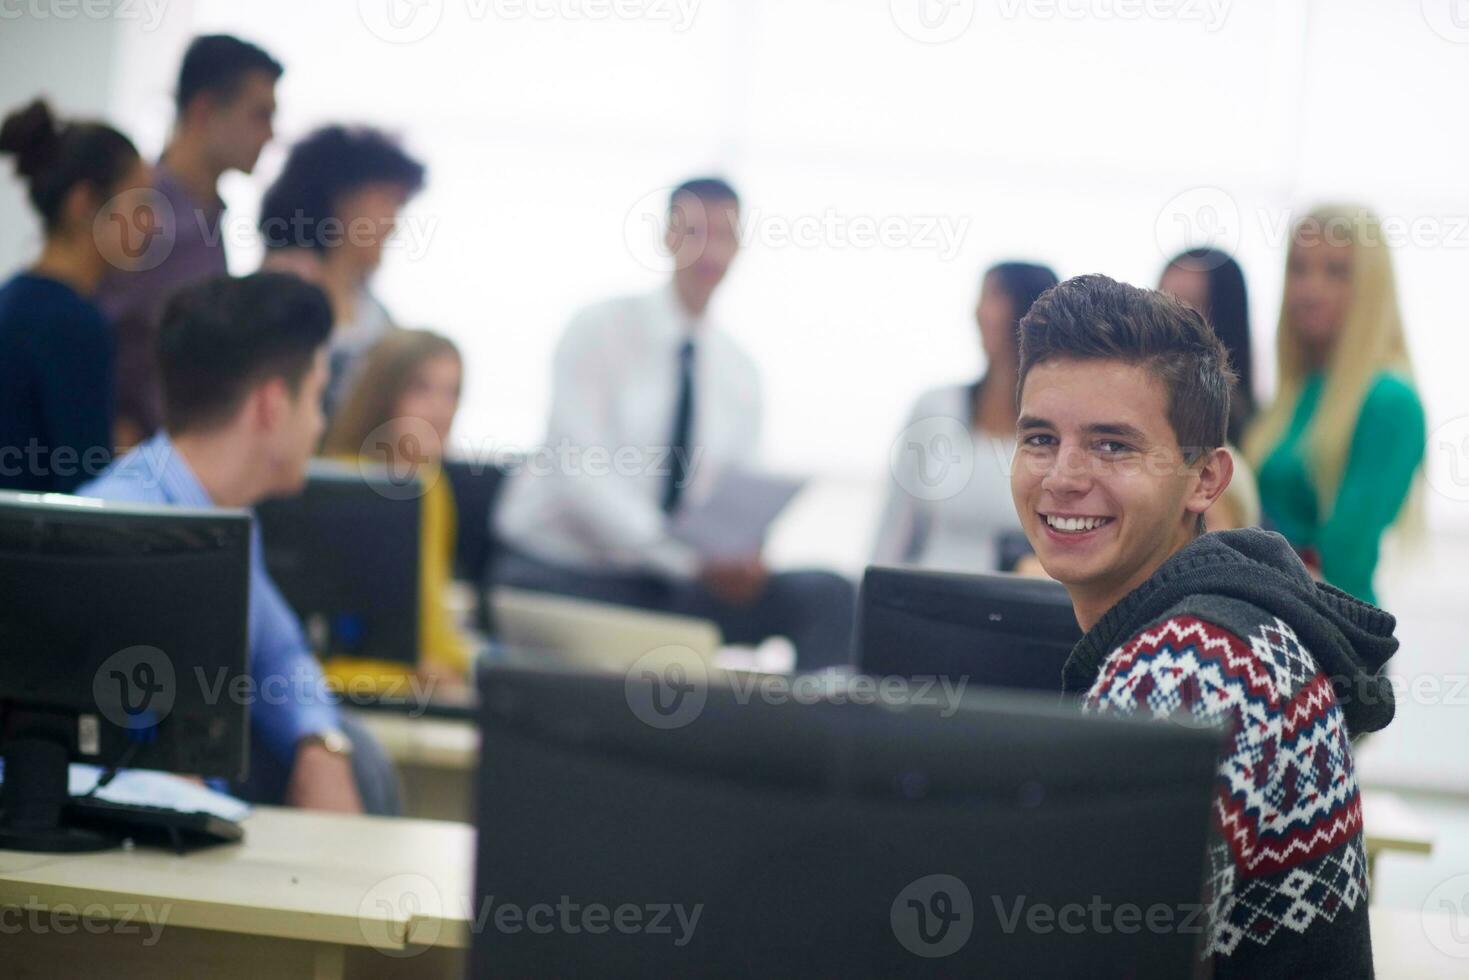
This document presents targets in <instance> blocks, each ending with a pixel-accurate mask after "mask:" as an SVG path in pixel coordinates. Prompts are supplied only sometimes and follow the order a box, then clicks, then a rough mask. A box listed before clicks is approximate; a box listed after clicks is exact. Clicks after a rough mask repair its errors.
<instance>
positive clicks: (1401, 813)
mask: <svg viewBox="0 0 1469 980" xmlns="http://www.w3.org/2000/svg"><path fill="white" fill-rule="evenodd" d="M1362 839H1363V843H1364V844H1365V845H1366V848H1367V876H1368V880H1369V881H1370V880H1371V877H1372V874H1373V872H1374V871H1375V870H1376V868H1377V858H1378V856H1379V855H1381V854H1383V853H1385V852H1387V851H1396V852H1399V853H1403V854H1432V853H1433V830H1432V829H1431V828H1430V827H1429V826H1428V825H1427V824H1426V823H1424V822H1423V821H1422V820H1421V819H1420V818H1419V817H1418V816H1417V815H1416V814H1414V812H1413V810H1412V808H1411V807H1409V806H1408V804H1406V803H1404V802H1403V800H1402V799H1401V798H1400V797H1398V796H1397V795H1396V794H1393V793H1389V792H1386V791H1382V790H1363V791H1362Z"/></svg>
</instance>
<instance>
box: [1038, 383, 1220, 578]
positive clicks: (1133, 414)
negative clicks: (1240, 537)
mask: <svg viewBox="0 0 1469 980" xmlns="http://www.w3.org/2000/svg"><path fill="white" fill-rule="evenodd" d="M1017 436H1018V445H1017V448H1016V451H1015V465H1014V468H1013V469H1012V471H1011V478H1010V489H1011V493H1012V495H1013V496H1014V498H1015V510H1016V512H1017V513H1018V514H1019V515H1020V522H1021V526H1022V527H1023V528H1024V529H1025V535H1026V537H1027V538H1029V539H1030V544H1031V547H1033V548H1034V549H1035V553H1036V557H1037V558H1038V559H1039V560H1040V563H1041V565H1042V567H1044V568H1045V570H1046V573H1047V574H1049V575H1050V576H1051V577H1052V578H1054V579H1056V580H1058V581H1060V582H1061V583H1062V584H1064V585H1066V586H1067V588H1068V589H1070V590H1071V591H1072V594H1073V598H1075V597H1077V596H1078V594H1084V595H1087V596H1094V597H1103V598H1109V599H1110V600H1111V601H1112V602H1115V601H1116V600H1117V599H1120V598H1122V596H1124V595H1126V594H1127V593H1128V592H1130V591H1131V590H1132V589H1133V588H1135V587H1136V586H1138V585H1140V584H1142V582H1143V581H1144V580H1146V579H1147V577H1148V576H1149V575H1151V574H1152V573H1153V570H1154V569H1156V568H1157V567H1158V565H1160V564H1162V562H1163V561H1164V560H1165V559H1166V558H1167V557H1168V556H1169V555H1171V554H1173V552H1175V551H1177V550H1178V549H1179V548H1181V547H1183V545H1185V544H1187V543H1188V541H1189V540H1191V539H1192V537H1193V528H1194V526H1195V517H1196V514H1197V513H1201V512H1202V510H1195V509H1193V508H1195V507H1198V506H1199V503H1200V499H1201V498H1200V494H1199V482H1200V481H1199V476H1198V469H1199V467H1198V466H1197V465H1195V466H1189V465H1188V464H1186V463H1185V462H1184V459H1183V453H1182V451H1181V450H1180V449H1179V446H1178V439H1177V437H1176V436H1175V435H1174V432H1173V426H1172V424H1171V423H1170V422H1169V421H1168V393H1167V389H1166V387H1165V386H1164V384H1163V382H1162V381H1160V380H1159V379H1157V378H1156V377H1154V376H1153V374H1152V373H1151V372H1150V371H1149V370H1148V369H1147V368H1146V367H1144V366H1142V365H1135V364H1128V363H1125V362H1122V361H1113V360H1071V359H1062V360H1053V361H1045V362H1042V363H1041V364H1037V365H1036V366H1035V367H1033V368H1031V370H1030V373H1029V374H1028V375H1027V376H1026V378H1025V386H1024V388H1023V389H1022V391H1021V401H1020V420H1019V423H1018V426H1017ZM1226 482H1227V479H1226ZM1210 499H1212V498H1210ZM1203 507H1205V508H1207V503H1204V504H1203ZM1107 604H1108V605H1110V602H1108V603H1107Z"/></svg>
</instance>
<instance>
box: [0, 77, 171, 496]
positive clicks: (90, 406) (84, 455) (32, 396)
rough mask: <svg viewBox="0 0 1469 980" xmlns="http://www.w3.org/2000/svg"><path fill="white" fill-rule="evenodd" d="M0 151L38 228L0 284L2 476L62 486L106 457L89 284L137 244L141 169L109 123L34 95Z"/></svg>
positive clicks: (102, 340) (1, 133)
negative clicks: (56, 108)
mask: <svg viewBox="0 0 1469 980" xmlns="http://www.w3.org/2000/svg"><path fill="white" fill-rule="evenodd" d="M0 154H3V155H6V156H10V157H13V158H14V160H15V170H16V173H17V174H18V175H19V177H20V178H21V179H22V180H23V181H24V182H25V184H26V189H27V192H28V197H29V198H30V202H31V205H32V207H34V208H35V210H36V214H37V215H38V216H39V217H40V219H41V227H42V231H43V235H44V241H43V244H42V246H41V254H40V256H39V257H38V258H37V259H36V260H35V262H33V263H32V264H31V266H30V268H29V269H27V270H25V271H23V272H20V273H18V274H17V275H15V276H13V277H12V278H11V279H10V280H9V281H7V282H6V283H5V284H4V285H3V286H0V487H7V488H11V489H16V490H32V491H54V492H59V493H67V492H70V491H71V490H73V489H75V488H76V487H77V486H78V485H80V484H82V483H84V482H86V481H87V480H88V479H90V478H91V477H93V476H96V475H97V474H98V473H100V472H102V470H103V469H104V468H105V467H106V466H107V463H108V461H109V460H110V459H111V456H112V441H113V440H112V337H111V331H110V328H109V327H108V325H107V321H106V319H105V318H104V317H103V315H102V311H101V310H99V309H98V308H97V306H96V305H95V304H94V303H93V302H92V295H93V293H94V292H95V291H96V289H97V285H98V283H99V282H100V281H101V279H102V276H103V275H104V273H105V272H106V271H107V269H108V268H109V267H110V266H114V265H116V266H122V265H124V264H125V263H126V262H127V260H128V257H129V255H130V254H132V252H133V251H134V250H135V247H136V241H135V240H134V239H135V238H136V236H137V233H138V230H139V229H138V228H137V227H136V223H135V222H134V220H133V219H134V217H135V212H136V210H137V209H138V208H139V207H141V205H142V203H143V202H142V200H141V198H138V197H136V196H135V195H137V194H140V193H141V192H142V190H143V188H144V187H145V186H146V185H147V181H148V170H147V167H146V166H145V165H144V164H143V162H142V160H141V159H140V158H139V156H138V151H137V149H136V148H135V147H134V146H133V144H132V141H130V140H129V139H128V138H127V137H126V136H124V135H122V134H121V133H119V132H118V131H117V130H115V129H113V128H111V127H110V126H106V125H103V124H102V123H95V122H66V121H63V120H60V119H57V118H56V116H55V115H54V114H53V113H52V112H51V108H50V107H49V106H48V105H47V104H46V103H45V102H44V101H41V100H40V99H37V100H36V101H34V102H32V103H31V104H29V105H27V106H25V107H24V108H21V109H18V110H16V111H15V112H12V113H10V114H9V115H8V116H6V117H5V121H4V123H3V124H0Z"/></svg>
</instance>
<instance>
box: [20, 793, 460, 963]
mask: <svg viewBox="0 0 1469 980" xmlns="http://www.w3.org/2000/svg"><path fill="white" fill-rule="evenodd" d="M244 827H245V840H244V841H243V842H242V843H240V844H230V845H223V846H220V847H214V848H208V849H204V850H199V851H195V852H193V853H191V854H188V855H185V856H178V855H175V854H173V853H171V852H168V851H164V850H158V849H153V848H138V849H133V850H114V851H104V852H100V853H95V854H27V853H22V852H17V851H0V928H3V931H4V938H3V943H4V947H5V951H6V952H5V971H6V975H7V976H9V977H81V976H107V977H109V978H119V977H122V978H131V977H139V978H143V977H147V978H155V977H165V976H209V977H255V978H258V977H270V978H271V980H294V978H312V980H338V978H342V977H346V976H364V975H365V976H373V977H378V976H383V977H396V976H412V977H446V978H447V977H456V978H457V977H459V976H460V975H462V972H463V969H464V956H465V953H464V951H465V950H466V949H467V948H468V946H469V941H470V929H469V919H470V917H469V909H470V908H471V907H472V905H471V902H470V897H469V896H470V889H471V887H472V885H473V876H474V831H473V829H472V828H470V827H468V826H464V825H462V824H453V823H442V822H435V821H426V820H392V819H386V818H378V817H354V816H338V815H333V814H324V813H308V812H304V811H299V810H284V809H276V808H271V807H261V808H258V809H257V810H256V811H255V812H254V813H253V814H252V815H251V816H250V817H249V818H248V819H247V820H246V821H245V823H244ZM26 910H35V911H26ZM77 912H81V913H82V914H83V915H85V916H87V921H86V922H85V923H82V922H78V921H77V918H76V913H77Z"/></svg>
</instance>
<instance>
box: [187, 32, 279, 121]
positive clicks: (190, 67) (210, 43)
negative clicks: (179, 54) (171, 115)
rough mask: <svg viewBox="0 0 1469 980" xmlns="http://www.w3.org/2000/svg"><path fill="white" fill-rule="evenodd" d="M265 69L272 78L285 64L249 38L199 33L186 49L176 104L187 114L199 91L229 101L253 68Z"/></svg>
mask: <svg viewBox="0 0 1469 980" xmlns="http://www.w3.org/2000/svg"><path fill="white" fill-rule="evenodd" d="M257 71H258V72H264V73H265V74H267V75H269V76H270V78H271V80H272V81H274V80H276V79H279V78H280V77H281V75H282V74H284V73H285V68H284V67H283V66H282V65H281V63H280V62H279V61H276V60H275V59H274V58H272V57H271V56H270V55H268V54H266V53H265V51H264V50H262V49H261V48H259V47H256V46H255V45H253V44H251V43H250V42H248V41H241V40H240V39H239V38H237V37H231V36H230V35H228V34H206V35H204V36H202V37H196V38H194V40H193V43H191V44H190V45H189V49H188V50H187V51H186V52H184V63H183V66H182V67H181V68H180V69H179V84H178V89H177V91H175V93H174V104H175V106H176V107H177V108H178V112H179V115H183V114H184V113H185V112H186V111H187V110H188V108H189V104H190V103H191V102H193V101H194V98H195V97H196V96H198V95H201V94H204V93H208V94H209V95H212V96H214V97H215V98H216V99H218V100H220V101H221V102H228V101H229V100H230V99H231V98H233V97H234V95H235V93H236V92H237V91H238V90H239V87H240V84H241V82H243V81H244V78H245V76H246V75H248V74H250V73H251V72H257Z"/></svg>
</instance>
